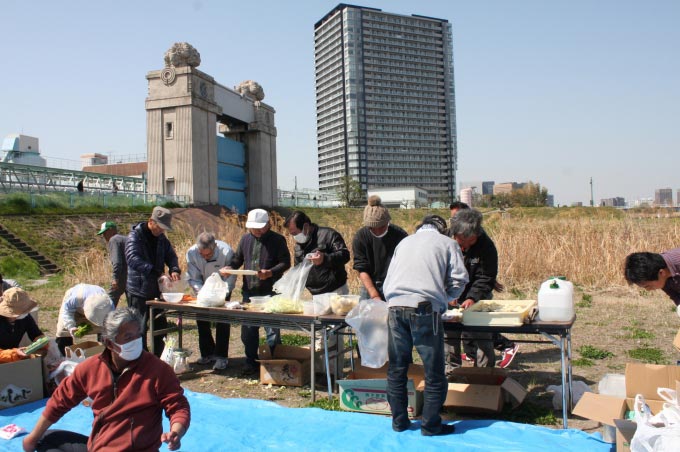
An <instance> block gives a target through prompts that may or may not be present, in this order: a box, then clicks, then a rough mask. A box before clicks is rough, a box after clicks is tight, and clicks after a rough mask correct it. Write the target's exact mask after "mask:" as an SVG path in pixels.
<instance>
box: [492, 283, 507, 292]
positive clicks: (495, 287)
mask: <svg viewBox="0 0 680 452" xmlns="http://www.w3.org/2000/svg"><path fill="white" fill-rule="evenodd" d="M493 290H495V291H496V292H504V291H505V286H504V285H503V284H501V283H500V282H499V281H496V282H495V283H493Z"/></svg>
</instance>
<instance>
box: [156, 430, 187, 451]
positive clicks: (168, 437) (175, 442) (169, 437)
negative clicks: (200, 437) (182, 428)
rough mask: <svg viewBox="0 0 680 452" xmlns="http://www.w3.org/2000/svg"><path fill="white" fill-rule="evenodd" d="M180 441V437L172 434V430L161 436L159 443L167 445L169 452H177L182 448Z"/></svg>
mask: <svg viewBox="0 0 680 452" xmlns="http://www.w3.org/2000/svg"><path fill="white" fill-rule="evenodd" d="M180 439H181V437H180V436H179V434H178V433H177V432H173V431H172V430H171V431H169V432H167V433H163V434H162V435H161V442H162V443H167V444H168V449H170V450H177V449H179V448H180V447H181V446H182V443H181V442H180Z"/></svg>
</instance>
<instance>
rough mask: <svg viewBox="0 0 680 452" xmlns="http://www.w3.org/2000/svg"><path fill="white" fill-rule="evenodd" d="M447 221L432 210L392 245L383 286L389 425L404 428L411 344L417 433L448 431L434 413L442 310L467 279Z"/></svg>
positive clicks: (442, 383)
mask: <svg viewBox="0 0 680 452" xmlns="http://www.w3.org/2000/svg"><path fill="white" fill-rule="evenodd" d="M445 234H446V221H445V220H444V219H443V218H441V217H440V216H437V215H428V216H426V217H425V218H423V222H422V224H421V225H420V226H419V227H418V229H417V230H416V233H415V234H414V235H411V236H409V237H406V238H405V239H403V240H402V241H401V242H400V243H399V245H398V246H397V248H396V250H395V252H394V256H393V257H392V262H391V263H390V268H389V270H388V271H387V277H386V278H385V283H384V285H383V290H384V292H385V299H386V301H387V303H388V306H389V314H388V326H389V337H388V346H387V347H388V356H389V361H390V363H389V368H388V371H387V400H388V401H389V403H390V407H391V410H392V429H394V430H395V431H397V432H402V431H404V430H407V429H409V427H410V425H411V422H410V421H409V418H408V411H407V407H408V397H407V392H406V384H407V382H408V377H407V373H408V367H409V364H411V362H412V353H413V347H414V346H415V347H416V350H417V351H418V354H419V355H420V358H421V359H422V361H423V367H424V369H425V380H426V382H427V385H426V386H425V393H424V403H423V413H422V422H421V427H420V432H421V434H423V435H425V436H433V435H446V434H449V433H453V431H454V426H453V425H447V424H442V419H441V416H440V415H439V412H440V410H441V408H442V404H443V403H444V400H445V399H446V391H447V389H448V384H447V381H446V375H445V373H444V325H443V324H442V319H441V314H442V313H444V312H445V311H446V310H447V307H448V303H449V302H450V301H452V300H455V299H457V298H458V297H459V296H460V294H461V293H462V292H463V289H464V288H465V285H466V284H467V283H468V273H467V270H465V264H464V262H463V255H462V253H461V251H460V246H459V245H458V244H457V243H456V242H455V241H454V240H452V239H450V238H449V237H447V236H446V235H445Z"/></svg>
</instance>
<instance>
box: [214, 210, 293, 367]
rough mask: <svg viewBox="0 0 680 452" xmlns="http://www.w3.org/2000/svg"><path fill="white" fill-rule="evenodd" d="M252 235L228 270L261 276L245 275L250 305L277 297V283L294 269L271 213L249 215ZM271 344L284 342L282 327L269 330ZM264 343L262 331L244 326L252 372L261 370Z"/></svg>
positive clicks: (245, 237) (246, 298) (244, 293)
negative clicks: (255, 298)
mask: <svg viewBox="0 0 680 452" xmlns="http://www.w3.org/2000/svg"><path fill="white" fill-rule="evenodd" d="M246 228H248V232H247V233H246V234H244V235H243V237H241V241H240V242H239V244H238V248H237V249H236V253H234V256H233V257H232V258H231V262H230V263H229V266H228V267H226V268H227V269H229V268H233V269H238V268H240V267H241V266H243V268H244V269H245V270H255V271H257V275H254V276H244V277H243V288H242V290H241V293H242V296H243V301H244V302H245V303H249V302H250V297H252V296H262V295H274V290H273V287H274V283H275V282H276V281H278V280H279V279H281V277H282V276H283V273H284V272H285V271H286V270H288V269H289V268H290V253H289V252H288V244H287V243H286V239H285V238H284V237H283V236H282V235H281V234H277V233H276V232H274V231H272V230H271V224H270V222H269V214H268V213H267V211H266V210H263V209H253V210H251V211H250V212H248V220H247V221H246ZM265 330H266V332H267V344H268V345H269V347H271V348H272V349H273V348H274V347H276V345H277V344H280V343H281V331H280V330H279V329H278V328H266V329H265ZM259 340H260V328H259V327H257V326H248V325H241V342H243V346H244V347H245V353H246V366H245V369H244V370H245V371H246V372H248V373H252V372H255V371H257V370H258V369H259V364H258V363H257V361H256V360H257V347H258V345H259Z"/></svg>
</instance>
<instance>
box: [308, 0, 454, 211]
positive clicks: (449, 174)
mask: <svg viewBox="0 0 680 452" xmlns="http://www.w3.org/2000/svg"><path fill="white" fill-rule="evenodd" d="M314 56H315V65H316V117H317V142H318V161H319V189H320V190H322V191H331V190H336V189H338V188H339V187H340V180H341V178H342V177H343V176H350V177H352V178H354V179H355V180H357V181H359V183H360V184H361V188H362V190H363V191H364V193H366V191H367V190H368V189H369V188H370V189H376V188H387V187H413V186H417V187H420V188H423V189H425V190H427V192H428V198H429V199H430V200H444V201H449V200H452V199H454V197H455V190H456V188H455V187H456V174H455V171H456V166H457V150H456V107H455V95H454V82H453V45H452V35H451V24H450V23H449V22H448V21H447V20H444V19H435V18H431V17H424V16H417V15H412V16H405V15H399V14H391V13H386V12H383V11H381V10H379V9H375V8H365V7H361V6H351V5H346V4H340V5H338V6H337V7H335V8H334V9H333V10H332V11H330V12H329V13H328V14H326V15H325V16H324V17H323V18H322V19H321V20H320V21H319V22H317V23H316V24H315V26H314Z"/></svg>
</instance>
